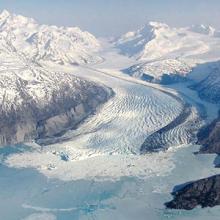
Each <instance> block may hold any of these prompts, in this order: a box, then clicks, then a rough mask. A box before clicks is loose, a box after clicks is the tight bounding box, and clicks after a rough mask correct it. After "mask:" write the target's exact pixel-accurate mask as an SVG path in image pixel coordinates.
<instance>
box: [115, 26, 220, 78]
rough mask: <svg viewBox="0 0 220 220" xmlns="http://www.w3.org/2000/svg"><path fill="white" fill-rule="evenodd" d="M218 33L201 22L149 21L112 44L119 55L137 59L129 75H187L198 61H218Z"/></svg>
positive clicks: (219, 43)
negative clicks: (188, 24) (179, 24)
mask: <svg viewBox="0 0 220 220" xmlns="http://www.w3.org/2000/svg"><path fill="white" fill-rule="evenodd" d="M218 33H219V32H218V31H216V30H215V29H214V28H212V27H206V26H204V25H195V26H192V27H186V28H173V27H170V26H168V25H167V24H164V23H159V22H149V23H148V24H146V25H145V26H143V27H142V28H140V29H138V30H137V31H133V32H128V33H127V34H125V35H123V36H122V37H120V38H119V39H118V40H117V41H116V42H115V46H116V47H117V48H119V49H120V51H121V53H122V54H125V55H128V56H130V57H134V58H135V59H136V64H135V65H134V66H133V67H132V68H131V70H130V73H131V74H132V75H135V76H137V77H140V76H142V75H143V73H146V74H148V75H151V76H153V77H155V78H157V79H160V78H161V76H162V75H163V74H179V75H181V76H186V75H187V74H188V73H189V72H190V71H191V70H192V69H193V68H194V67H195V66H196V65H197V64H202V63H207V62H214V61H218V60H220V38H219V37H218Z"/></svg>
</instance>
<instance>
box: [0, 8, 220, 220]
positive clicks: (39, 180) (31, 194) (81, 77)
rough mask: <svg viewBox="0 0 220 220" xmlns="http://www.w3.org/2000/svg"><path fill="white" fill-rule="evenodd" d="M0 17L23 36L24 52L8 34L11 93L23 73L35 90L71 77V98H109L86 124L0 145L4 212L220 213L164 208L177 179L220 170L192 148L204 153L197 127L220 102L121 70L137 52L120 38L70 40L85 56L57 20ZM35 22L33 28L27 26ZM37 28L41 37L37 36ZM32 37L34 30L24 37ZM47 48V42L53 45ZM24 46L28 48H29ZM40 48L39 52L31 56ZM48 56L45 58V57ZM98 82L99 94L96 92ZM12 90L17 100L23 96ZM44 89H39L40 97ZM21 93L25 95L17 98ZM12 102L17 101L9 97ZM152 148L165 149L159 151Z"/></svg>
mask: <svg viewBox="0 0 220 220" xmlns="http://www.w3.org/2000/svg"><path fill="white" fill-rule="evenodd" d="M1 16H2V17H3V20H4V19H5V18H6V17H9V18H8V19H6V22H4V23H2V24H1V23H0V26H1V28H2V27H3V28H2V30H3V31H2V36H4V34H5V33H6V32H7V31H8V30H10V31H9V32H10V33H11V34H12V35H13V33H16V34H15V36H16V39H15V40H14V39H13V38H10V39H12V42H14V43H12V44H13V45H14V46H15V48H14V49H15V50H11V49H12V48H8V47H7V45H8V43H9V42H8V39H9V38H8V36H7V37H6V39H5V38H4V37H3V38H2V42H1V44H0V46H1V47H0V48H1V54H0V56H1V67H0V68H1V73H0V74H1V75H0V76H1V77H2V78H0V80H1V79H2V86H3V85H4V86H5V90H6V89H8V85H5V84H4V83H5V82H8V80H5V78H4V77H8V78H10V79H14V78H13V77H14V76H16V77H18V78H21V79H24V77H26V78H25V79H24V80H26V81H25V82H27V85H28V86H27V87H24V88H25V92H26V93H27V94H29V95H30V94H31V93H30V91H33V90H34V89H33V87H34V86H35V85H36V82H33V79H38V84H39V85H41V84H42V82H45V84H43V86H44V87H43V90H45V88H47V89H48V91H49V94H50V92H51V93H52V92H53V91H59V89H60V88H62V86H61V85H60V84H59V82H60V81H61V80H64V81H65V82H64V84H65V83H66V84H68V85H71V88H72V90H70V91H69V90H68V97H69V94H71V93H73V94H77V92H78V93H79V94H81V91H86V93H83V94H84V95H86V97H87V96H88V97H89V98H91V97H94V96H95V97H96V100H97V99H98V100H99V101H100V102H101V103H102V105H98V104H97V103H96V104H95V107H94V111H92V114H90V116H89V117H87V118H86V119H85V118H84V117H83V118H84V119H85V120H80V121H81V123H80V124H79V125H78V126H77V127H74V129H72V128H71V129H68V130H67V129H66V130H65V131H66V132H62V133H61V135H53V133H52V135H44V136H42V137H39V138H37V139H36V141H30V139H28V141H29V142H26V143H22V144H18V145H14V146H12V145H10V146H5V147H2V148H0V195H1V197H0V212H1V216H2V217H1V218H3V219H5V220H17V219H25V220H36V219H42V220H44V219H45V220H50V219H51V220H55V219H58V220H69V219H73V220H75V219H80V220H83V219H96V220H99V219H100V220H101V219H102V220H103V219H106V220H107V219H113V218H115V219H120V220H123V219H126V220H129V219H132V220H133V219H135V218H136V219H140V220H142V219H146V218H148V219H152V220H157V219H158V220H160V219H161V220H162V219H181V220H182V219H184V220H186V219H207V217H210V216H211V217H212V219H218V216H219V213H220V211H219V209H218V208H214V209H200V208H198V209H196V210H193V211H190V212H187V211H173V210H166V209H165V207H164V203H165V202H166V201H168V200H169V199H170V192H171V191H172V189H173V187H174V186H175V185H178V184H181V183H183V182H187V181H191V180H194V179H197V178H201V177H206V176H209V175H213V174H217V173H218V170H217V169H215V168H214V167H213V161H214V159H215V155H209V156H206V155H194V154H193V152H195V151H198V146H196V145H195V141H196V133H197V131H198V130H199V128H201V126H202V125H203V124H204V123H205V122H206V121H212V120H213V119H214V118H216V117H217V114H218V110H219V106H218V104H210V103H209V102H207V101H204V100H202V99H201V98H200V97H199V96H198V94H197V91H196V90H192V89H189V87H188V86H189V85H191V83H190V82H185V83H177V84H173V85H169V86H167V85H166V86H163V85H158V84H152V83H150V82H146V81H142V80H141V79H138V78H135V77H132V76H130V75H127V74H124V72H123V71H122V70H124V69H126V68H128V67H129V66H131V65H136V63H137V59H136V57H132V56H131V57H127V56H125V55H122V54H120V52H119V50H118V48H115V47H114V45H112V44H109V43H106V42H98V41H97V42H98V43H97V44H96V43H95V42H96V39H94V38H93V37H92V44H93V46H94V47H95V48H96V49H97V48H98V49H97V50H93V49H94V48H92V49H91V48H90V45H91V42H88V45H89V46H88V45H87V46H85V45H84V43H83V44H82V45H81V44H80V43H79V42H78V41H77V44H76V45H74V46H76V47H77V49H74V48H72V47H69V49H70V48H72V49H73V51H74V53H76V56H77V59H75V57H74V59H73V57H71V59H70V57H69V56H68V54H72V53H73V52H72V51H71V50H70V51H68V52H67V51H66V50H65V51H63V50H62V48H59V49H57V48H56V47H54V44H53V43H54V41H53V37H54V36H55V38H56V37H57V34H59V36H60V35H61V37H60V38H62V39H63V38H65V41H66V40H67V41H68V39H72V36H71V33H69V34H70V36H69V35H68V36H66V33H67V32H68V30H70V29H63V28H57V27H53V28H52V30H51V27H49V26H39V25H37V24H36V23H35V22H34V21H32V20H31V21H29V20H28V21H27V20H26V18H20V17H17V16H11V15H10V14H8V12H4V13H3V14H2V15H1ZM17 19H19V21H20V19H21V20H22V21H23V23H24V25H22V27H19V28H17V25H18V24H17V23H16V20H17ZM0 21H1V19H0ZM7 22H9V23H10V22H12V24H13V25H15V26H13V25H12V24H11V23H10V25H9V27H10V28H9V29H8V28H7V27H8V26H7ZM27 23H28V29H26V28H25V26H26V25H27ZM29 26H30V27H29ZM16 28H17V29H16ZM29 28H30V29H29ZM36 29H37V34H36V33H35V34H34V33H33V30H35V31H36ZM45 29H46V31H45ZM24 30H25V31H27V33H24ZM196 30H197V29H196ZM17 31H18V34H17ZM71 31H72V29H71V30H70V32H71ZM78 31H79V30H77V33H78ZM197 31H198V30H197ZM45 32H46V36H47V37H49V38H51V36H50V33H52V35H53V37H52V39H51V41H50V43H46V44H47V46H48V45H49V46H48V48H50V49H48V48H47V46H46V48H47V49H46V51H44V50H43V49H42V48H41V46H42V42H41V41H40V40H39V38H40V39H41V40H42V41H43V43H45V41H44V37H46V36H44V34H45ZM48 32H49V33H48ZM57 32H58V33H57ZM74 32H75V29H74ZM30 33H31V39H32V38H33V39H32V40H31V43H30V40H29V39H30V36H29V34H30ZM80 33H81V32H80ZM0 34H1V33H0ZM63 34H64V35H65V36H63ZM197 34H198V33H197ZM24 35H25V36H26V35H28V37H27V38H25V43H24V42H23V38H24ZM33 35H34V36H33ZM41 35H43V36H41ZM86 35H87V36H83V37H82V38H83V39H84V38H85V39H87V38H89V39H90V37H91V36H90V35H89V34H87V33H86ZM215 35H217V34H215ZM17 36H19V37H18V38H17ZM77 37H78V36H77ZM151 37H152V36H151ZM20 38H22V40H21V39H20ZM58 38H59V37H58ZM216 38H217V36H216ZM27 39H28V40H27ZM26 41H27V42H26ZM216 41H217V40H216ZM5 42H6V46H5V44H4V43H5ZM36 42H38V43H37V44H36ZM20 43H22V45H20ZM26 43H27V45H26ZM71 43H73V44H74V43H75V41H74V42H70V44H71ZM78 43H79V44H80V45H79V44H78ZM24 44H25V46H24ZM29 44H30V45H29ZM55 45H57V46H59V43H57V42H55ZM61 45H66V43H65V44H64V43H61ZM74 46H73V47H74ZM29 47H31V48H29ZM42 47H43V48H45V45H44V46H42ZM82 47H83V48H84V50H85V51H86V55H85V54H84V53H83V54H79V51H80V52H82V51H84V50H81V49H82ZM20 48H26V49H27V50H26V51H25V50H24V53H22V54H20V53H19V51H20V50H21V49H20ZM33 48H35V49H33ZM36 48H38V49H36ZM65 48H66V47H65ZM32 50H33V51H34V54H32V55H30V59H27V57H28V56H29V51H32ZM60 50H61V52H60ZM77 50H79V51H77ZM36 51H38V52H37V53H35V52H36ZM48 51H49V52H50V53H51V54H50V55H48V54H47V52H48ZM216 51H218V49H216ZM25 52H26V53H27V54H25ZM57 52H60V53H57ZM62 52H63V53H64V54H66V56H64V54H63V53H62ZM41 53H44V55H43V56H41V55H42V54H41ZM88 53H89V54H90V53H91V54H90V55H91V58H90V56H89V57H88V56H87V55H88ZM94 54H95V55H97V57H98V58H97V59H96V56H93V55H94ZM18 55H21V57H20V56H18ZM52 55H53V56H54V57H55V58H56V59H55V60H54V57H53V56H52ZM78 55H79V57H80V58H79V57H78ZM217 55H218V54H217ZM82 57H84V58H82ZM21 58H22V59H21ZM67 58H68V59H67ZM81 58H82V59H81ZM93 58H94V59H95V61H94V60H93ZM91 59H92V61H91ZM82 60H83V61H82ZM85 60H87V61H86V62H85ZM90 61H91V62H90ZM93 61H94V62H93ZM213 61H214V60H213ZM138 62H139V61H138ZM15 63H17V64H16V67H15V68H14V67H13V65H15ZM76 63H77V65H76ZM159 65H161V63H160V64H159ZM174 65H175V62H174ZM161 68H163V64H162V65H161ZM177 68H178V65H177ZM176 70H177V69H175V71H176ZM186 71H188V69H187V70H186ZM24 72H25V73H24ZM32 74H36V75H34V76H33V75H32ZM48 76H50V78H47V77H48ZM45 79H47V80H45ZM54 79H56V80H55V81H54ZM72 79H74V82H73V83H72V81H71V80H72ZM12 81H13V80H12ZM30 82H31V83H30ZM13 83H14V81H13V82H12V83H10V85H9V86H11V85H14V87H10V88H11V89H8V90H6V91H7V92H8V91H12V92H13V91H14V90H16V89H15V88H17V87H16V85H17V84H16V83H14V84H13ZM82 85H83V86H82ZM90 86H91V90H90ZM54 88H55V89H54ZM76 88H77V89H78V90H75V89H76ZM97 88H98V90H99V91H98V92H97V93H96V91H97V90H96V89H97ZM37 89H39V87H37ZM110 89H112V91H113V92H114V95H113V96H111V98H110V97H108V98H106V96H105V95H103V94H105V92H107V93H108V92H110ZM64 90H65V89H64ZM94 90H95V91H94ZM34 91H37V90H36V89H35V90H34ZM93 92H94V94H93ZM7 94H9V93H7ZM19 94H20V93H19ZM100 94H102V95H103V96H104V98H103V97H102V96H101V95H100ZM11 95H13V97H14V93H11ZM41 95H42V94H41V93H36V94H35V93H34V95H33V93H32V96H33V97H34V98H35V100H38V98H39V97H40V96H41ZM6 97H9V95H8V96H6ZM45 97H48V96H43V100H44V102H45V101H48V100H47V98H45ZM19 98H20V97H18V96H16V98H13V100H12V101H11V103H14V101H15V100H19ZM39 99H40V98H39ZM3 100H4V102H2V103H3V104H4V103H5V99H3ZM40 100H42V99H40ZM83 100H84V99H83ZM72 101H74V100H71V99H68V100H67V102H72ZM86 102H88V99H86ZM16 103H19V102H16ZM7 104H10V102H9V101H7ZM58 105H60V103H58ZM6 107H8V105H6ZM54 107H56V105H54ZM90 113H91V112H90ZM87 116H88V115H87ZM81 119H82V118H81ZM55 122H57V121H56V120H55ZM55 124H56V123H55ZM58 127H59V126H58ZM69 128H70V127H69ZM154 141H155V142H154ZM143 143H147V144H145V147H146V146H150V148H149V149H148V150H149V151H144V152H142V151H141V146H142V145H143ZM151 147H152V148H153V149H154V148H155V149H157V151H158V152H154V150H152V149H151ZM165 149H166V150H165ZM151 150H152V151H151ZM186 171H187V172H186ZM9 207H10V208H9ZM11 207H13V212H12V211H11Z"/></svg>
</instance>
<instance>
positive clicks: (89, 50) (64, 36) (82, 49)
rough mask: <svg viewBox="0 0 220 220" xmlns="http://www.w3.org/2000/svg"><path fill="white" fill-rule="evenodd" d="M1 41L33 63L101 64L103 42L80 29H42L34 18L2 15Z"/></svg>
mask: <svg viewBox="0 0 220 220" xmlns="http://www.w3.org/2000/svg"><path fill="white" fill-rule="evenodd" d="M0 37H1V38H4V39H5V40H6V41H7V42H8V43H9V44H10V45H11V47H13V49H14V50H18V51H19V52H20V53H22V54H23V55H24V56H25V57H26V58H28V59H30V60H32V61H51V62H57V63H61V64H63V63H67V64H87V63H96V62H100V61H101V60H102V59H101V57H99V56H98V55H97V51H98V50H99V48H100V44H99V41H98V40H97V39H96V38H95V37H94V36H93V35H92V34H90V33H88V32H83V31H81V30H80V29H79V28H77V27H56V26H48V25H39V24H37V22H36V21H34V20H33V19H31V18H26V17H23V16H21V15H14V14H10V13H9V12H8V11H6V10H4V11H3V12H2V13H1V14H0Z"/></svg>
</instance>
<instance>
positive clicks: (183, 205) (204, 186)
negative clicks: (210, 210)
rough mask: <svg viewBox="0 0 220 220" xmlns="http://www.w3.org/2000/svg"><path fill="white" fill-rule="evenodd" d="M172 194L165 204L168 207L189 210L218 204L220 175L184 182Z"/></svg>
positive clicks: (219, 198) (219, 201)
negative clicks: (183, 184)
mask: <svg viewBox="0 0 220 220" xmlns="http://www.w3.org/2000/svg"><path fill="white" fill-rule="evenodd" d="M172 195H173V196H174V199H173V200H172V201H171V202H168V203H166V204H165V205H166V207H167V208H170V209H186V210H191V209H193V208H195V207H196V206H201V207H202V208H205V207H214V206H216V205H220V175H216V176H212V177H209V178H206V179H201V180H198V181H195V182H191V183H189V184H186V185H185V186H184V187H183V188H181V189H179V190H177V191H175V192H173V193H172Z"/></svg>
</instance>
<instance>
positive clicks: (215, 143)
mask: <svg viewBox="0 0 220 220" xmlns="http://www.w3.org/2000/svg"><path fill="white" fill-rule="evenodd" d="M198 144H201V145H202V148H201V149H200V153H216V154H220V117H219V118H217V119H216V120H214V121H213V122H212V123H211V124H209V125H208V126H205V127H204V128H202V129H201V130H200V131H199V133H198Z"/></svg>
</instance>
